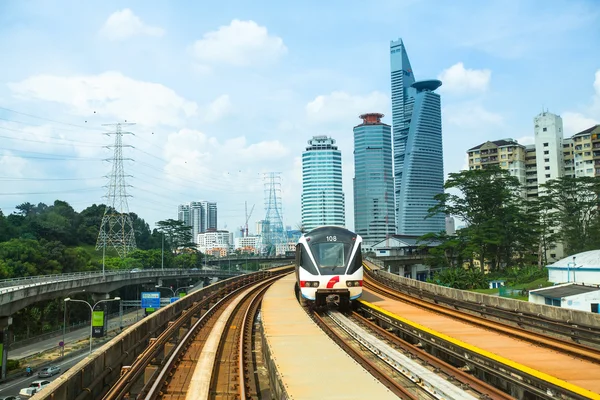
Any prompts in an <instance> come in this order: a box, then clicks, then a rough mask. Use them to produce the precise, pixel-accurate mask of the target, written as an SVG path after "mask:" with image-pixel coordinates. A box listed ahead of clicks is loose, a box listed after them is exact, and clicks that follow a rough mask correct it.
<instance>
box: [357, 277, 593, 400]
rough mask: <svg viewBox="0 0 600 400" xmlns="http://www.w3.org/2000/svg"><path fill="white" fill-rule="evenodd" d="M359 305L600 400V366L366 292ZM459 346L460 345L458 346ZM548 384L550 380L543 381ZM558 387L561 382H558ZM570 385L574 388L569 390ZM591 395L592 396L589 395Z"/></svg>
mask: <svg viewBox="0 0 600 400" xmlns="http://www.w3.org/2000/svg"><path fill="white" fill-rule="evenodd" d="M361 300H362V301H365V302H368V303H370V304H373V305H375V306H377V307H379V308H380V309H383V310H384V311H386V312H388V313H390V314H391V315H393V316H397V317H400V318H402V319H404V320H407V321H410V323H416V324H418V325H421V326H424V327H426V328H428V329H430V330H433V331H435V332H437V333H438V334H439V335H445V336H447V337H450V338H451V339H452V340H456V341H457V344H459V343H458V342H462V343H463V344H466V345H467V346H472V349H475V350H478V352H481V354H484V353H483V352H486V353H488V354H489V353H491V356H492V357H493V358H497V360H496V361H499V362H502V363H504V364H507V365H508V363H510V364H513V365H512V366H513V367H516V368H517V369H521V370H523V371H524V370H525V368H529V369H531V370H533V372H539V373H541V374H540V376H542V375H544V376H548V377H549V378H551V379H553V378H557V379H558V380H560V381H563V382H565V383H566V384H561V385H562V386H564V387H567V386H568V387H569V389H573V391H575V392H576V393H579V394H581V395H583V396H584V397H587V398H600V395H598V394H600V379H599V378H598V377H600V365H598V364H596V363H594V362H592V361H586V360H583V359H580V358H576V357H574V356H570V355H566V354H564V353H561V352H558V351H556V350H552V349H548V348H545V347H542V346H539V345H534V344H532V343H530V342H527V341H524V340H520V339H517V338H511V337H509V336H507V335H505V334H501V333H498V332H494V331H491V330H487V329H484V328H481V327H478V326H474V325H472V324H468V323H465V322H462V321H459V320H456V319H454V318H451V317H448V316H445V315H441V314H438V313H435V312H433V311H429V310H424V309H422V308H420V307H417V306H414V305H411V304H407V303H403V302H401V301H397V300H394V299H390V298H387V297H385V296H384V295H382V294H379V293H374V292H371V291H369V290H368V289H365V290H364V291H363V295H362V297H361ZM459 345H461V344H459ZM544 380H549V379H544ZM559 383H560V382H559ZM571 385H573V386H571ZM588 391H589V392H588ZM590 392H592V393H590Z"/></svg>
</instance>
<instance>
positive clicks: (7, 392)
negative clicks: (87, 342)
mask: <svg viewBox="0 0 600 400" xmlns="http://www.w3.org/2000/svg"><path fill="white" fill-rule="evenodd" d="M88 355H89V353H84V354H81V355H78V356H75V357H72V358H66V359H65V360H63V361H60V362H57V363H56V364H54V365H56V366H58V367H60V369H61V373H60V374H58V375H54V376H53V377H52V378H38V377H37V372H38V371H35V373H34V374H33V376H30V377H25V376H23V377H22V378H18V379H15V380H14V381H10V382H8V383H5V384H2V385H0V395H1V396H16V395H18V394H19V390H21V389H23V388H26V387H27V386H29V385H30V384H31V382H33V381H35V380H37V379H47V380H49V381H53V380H54V379H56V378H58V377H59V376H60V375H61V374H62V373H63V372H65V370H66V369H67V368H71V367H72V366H73V365H75V364H77V363H78V362H79V361H81V359H83V358H85V357H87V356H88ZM21 398H23V396H22V397H21ZM24 398H26V399H27V398H28V397H24Z"/></svg>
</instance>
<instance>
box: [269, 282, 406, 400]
mask: <svg viewBox="0 0 600 400" xmlns="http://www.w3.org/2000/svg"><path fill="white" fill-rule="evenodd" d="M295 282H296V280H295V275H294V274H289V275H286V276H285V277H283V278H282V279H280V280H278V281H277V282H275V283H274V284H273V285H272V286H271V287H270V288H269V289H268V291H267V293H266V294H265V296H264V298H263V301H262V308H261V319H262V324H263V329H264V346H263V349H265V351H266V352H267V355H266V357H265V358H266V362H267V364H268V365H269V371H270V373H271V374H272V375H271V382H273V380H276V381H278V382H279V384H278V387H276V388H272V391H273V394H274V395H275V393H276V394H277V396H276V397H277V398H289V399H319V400H320V399H361V400H364V399H378V400H379V399H381V400H383V399H397V398H398V397H397V396H396V395H394V394H393V393H392V392H391V391H390V390H388V389H387V388H386V387H385V386H384V385H383V384H381V383H380V382H379V381H378V380H376V379H375V378H374V377H373V376H372V375H371V374H370V373H369V372H367V371H366V370H365V369H364V368H363V367H362V366H361V365H359V364H358V363H357V362H356V361H354V360H353V359H352V358H351V357H350V356H349V355H347V354H346V353H345V352H344V351H343V350H342V349H341V348H340V347H339V346H338V345H337V344H335V343H334V342H333V340H331V339H330V338H329V337H328V336H327V335H326V334H325V333H324V332H323V331H322V330H321V329H320V328H319V327H318V326H317V325H316V324H315V323H314V322H313V321H312V320H311V319H310V317H309V316H308V315H307V314H306V312H305V311H304V310H303V309H302V308H301V307H300V305H299V304H298V302H297V300H296V297H295V295H294V284H295Z"/></svg>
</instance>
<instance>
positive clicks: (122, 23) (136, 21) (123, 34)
mask: <svg viewBox="0 0 600 400" xmlns="http://www.w3.org/2000/svg"><path fill="white" fill-rule="evenodd" d="M99 33H100V35H101V36H103V37H105V38H107V39H109V40H124V39H127V38H129V37H132V36H141V35H145V36H157V37H160V36H163V35H164V34H165V30H164V29H163V28H160V27H156V26H150V25H146V24H144V23H143V22H142V20H141V19H140V17H138V16H137V15H135V14H134V13H133V11H131V10H130V9H129V8H125V9H123V10H120V11H116V12H114V13H112V14H111V15H110V16H109V17H108V19H107V20H106V22H105V23H104V25H103V26H102V28H100V32H99Z"/></svg>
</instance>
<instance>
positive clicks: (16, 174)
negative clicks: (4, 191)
mask: <svg viewBox="0 0 600 400" xmlns="http://www.w3.org/2000/svg"><path fill="white" fill-rule="evenodd" d="M2 153H3V154H0V171H2V175H4V176H5V177H11V178H22V177H23V175H24V174H23V172H25V170H26V169H27V165H28V163H27V160H26V159H24V158H21V157H18V156H16V155H15V154H14V153H12V152H10V151H8V150H4V151H3V152H2ZM9 185H10V184H9ZM11 186H12V185H11Z"/></svg>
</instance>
